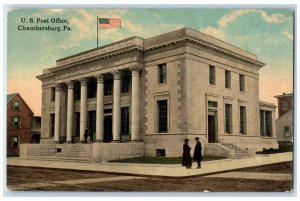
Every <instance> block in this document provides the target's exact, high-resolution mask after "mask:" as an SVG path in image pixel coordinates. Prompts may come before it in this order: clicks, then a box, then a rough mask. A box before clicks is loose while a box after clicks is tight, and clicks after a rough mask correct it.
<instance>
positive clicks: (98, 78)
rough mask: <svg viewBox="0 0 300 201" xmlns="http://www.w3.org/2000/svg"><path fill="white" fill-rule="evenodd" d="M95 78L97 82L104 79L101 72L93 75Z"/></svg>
mask: <svg viewBox="0 0 300 201" xmlns="http://www.w3.org/2000/svg"><path fill="white" fill-rule="evenodd" d="M95 78H96V79H97V82H100V83H101V82H103V81H104V75H103V74H101V73H100V74H98V75H95Z"/></svg>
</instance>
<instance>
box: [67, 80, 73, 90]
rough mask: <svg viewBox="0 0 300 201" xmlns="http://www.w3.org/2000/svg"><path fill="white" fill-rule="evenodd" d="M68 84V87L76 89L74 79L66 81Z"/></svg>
mask: <svg viewBox="0 0 300 201" xmlns="http://www.w3.org/2000/svg"><path fill="white" fill-rule="evenodd" d="M66 84H67V85H68V89H74V81H73V80H71V81H68V82H66Z"/></svg>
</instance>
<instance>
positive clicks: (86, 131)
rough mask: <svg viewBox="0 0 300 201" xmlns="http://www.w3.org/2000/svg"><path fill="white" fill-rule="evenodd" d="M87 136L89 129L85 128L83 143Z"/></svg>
mask: <svg viewBox="0 0 300 201" xmlns="http://www.w3.org/2000/svg"><path fill="white" fill-rule="evenodd" d="M88 136H89V129H88V128H85V130H84V142H85V143H87V139H88Z"/></svg>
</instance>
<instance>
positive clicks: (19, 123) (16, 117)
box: [11, 116, 21, 128]
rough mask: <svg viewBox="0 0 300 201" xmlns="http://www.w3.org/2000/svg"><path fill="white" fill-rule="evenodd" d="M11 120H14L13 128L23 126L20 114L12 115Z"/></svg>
mask: <svg viewBox="0 0 300 201" xmlns="http://www.w3.org/2000/svg"><path fill="white" fill-rule="evenodd" d="M15 119H17V122H15ZM11 121H12V128H21V118H20V117H19V116H12V119H11ZM15 123H17V124H15Z"/></svg>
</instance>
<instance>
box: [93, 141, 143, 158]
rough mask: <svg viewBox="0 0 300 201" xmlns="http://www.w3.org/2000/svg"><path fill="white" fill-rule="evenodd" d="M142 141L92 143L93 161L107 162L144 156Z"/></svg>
mask: <svg viewBox="0 0 300 201" xmlns="http://www.w3.org/2000/svg"><path fill="white" fill-rule="evenodd" d="M144 155H145V152H144V143H143V142H129V143H93V161H95V162H107V161H111V160H118V159H124V158H134V157H141V156H144Z"/></svg>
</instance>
